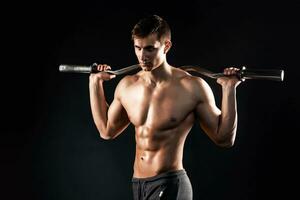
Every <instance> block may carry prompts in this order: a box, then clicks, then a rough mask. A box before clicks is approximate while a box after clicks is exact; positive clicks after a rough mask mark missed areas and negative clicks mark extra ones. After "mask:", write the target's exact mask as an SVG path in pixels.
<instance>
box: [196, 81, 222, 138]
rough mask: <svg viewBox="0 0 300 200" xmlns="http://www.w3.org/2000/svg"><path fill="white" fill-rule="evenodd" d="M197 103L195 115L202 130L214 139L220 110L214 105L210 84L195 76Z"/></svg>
mask: <svg viewBox="0 0 300 200" xmlns="http://www.w3.org/2000/svg"><path fill="white" fill-rule="evenodd" d="M197 90H198V92H196V93H197V94H198V95H199V96H198V99H199V101H198V104H197V106H196V115H197V117H198V119H199V123H200V126H201V128H202V129H203V130H204V132H205V133H206V134H207V135H208V136H209V137H210V138H211V139H212V140H213V141H215V139H216V135H217V132H218V127H219V120H220V115H221V111H220V109H219V108H218V107H217V106H216V103H215V98H214V94H213V92H212V90H211V88H210V86H209V85H208V84H207V83H206V82H205V81H204V80H203V79H201V78H197Z"/></svg>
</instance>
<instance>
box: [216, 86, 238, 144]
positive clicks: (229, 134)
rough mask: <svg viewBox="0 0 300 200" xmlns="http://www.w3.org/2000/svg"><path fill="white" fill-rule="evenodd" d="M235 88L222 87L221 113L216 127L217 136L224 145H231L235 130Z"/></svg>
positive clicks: (236, 118)
mask: <svg viewBox="0 0 300 200" xmlns="http://www.w3.org/2000/svg"><path fill="white" fill-rule="evenodd" d="M237 120H238V117H237V102H236V88H235V87H234V86H231V87H226V86H224V87H222V105H221V115H220V121H219V127H218V138H219V140H220V141H221V143H223V144H224V145H225V146H232V145H233V143H234V140H235V136H236V130H237Z"/></svg>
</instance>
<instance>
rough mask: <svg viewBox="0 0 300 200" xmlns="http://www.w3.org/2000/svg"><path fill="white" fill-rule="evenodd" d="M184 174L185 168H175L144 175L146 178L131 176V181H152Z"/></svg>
mask: <svg viewBox="0 0 300 200" xmlns="http://www.w3.org/2000/svg"><path fill="white" fill-rule="evenodd" d="M184 175H186V171H185V169H180V170H175V171H168V172H163V173H161V174H158V175H156V176H151V177H146V178H137V177H132V182H152V181H157V180H159V179H165V178H172V177H179V176H184Z"/></svg>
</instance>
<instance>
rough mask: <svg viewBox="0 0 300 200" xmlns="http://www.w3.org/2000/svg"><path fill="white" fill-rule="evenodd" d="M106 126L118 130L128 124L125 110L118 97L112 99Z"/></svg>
mask: <svg viewBox="0 0 300 200" xmlns="http://www.w3.org/2000/svg"><path fill="white" fill-rule="evenodd" d="M107 118H108V127H109V128H110V129H113V130H116V131H118V129H124V128H126V127H127V125H128V124H129V119H128V116H127V112H126V110H125V108H124V107H123V105H122V104H121V102H120V101H119V100H118V99H114V100H113V102H112V103H111V105H110V107H109V109H108V117H107Z"/></svg>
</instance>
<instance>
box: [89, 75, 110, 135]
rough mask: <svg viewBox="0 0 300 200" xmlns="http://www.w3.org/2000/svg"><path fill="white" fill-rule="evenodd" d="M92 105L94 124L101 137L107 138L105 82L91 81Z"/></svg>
mask: <svg viewBox="0 0 300 200" xmlns="http://www.w3.org/2000/svg"><path fill="white" fill-rule="evenodd" d="M89 90H90V105H91V111H92V116H93V119H94V123H95V125H96V127H97V129H98V130H99V132H100V135H101V137H103V138H106V137H107V136H106V133H107V120H108V119H107V112H108V107H109V106H108V104H107V102H106V98H105V93H104V88H103V81H99V82H97V83H94V82H92V81H90V84H89Z"/></svg>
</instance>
